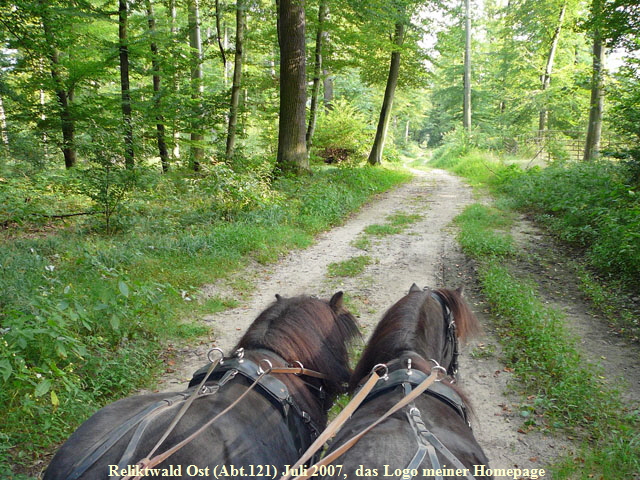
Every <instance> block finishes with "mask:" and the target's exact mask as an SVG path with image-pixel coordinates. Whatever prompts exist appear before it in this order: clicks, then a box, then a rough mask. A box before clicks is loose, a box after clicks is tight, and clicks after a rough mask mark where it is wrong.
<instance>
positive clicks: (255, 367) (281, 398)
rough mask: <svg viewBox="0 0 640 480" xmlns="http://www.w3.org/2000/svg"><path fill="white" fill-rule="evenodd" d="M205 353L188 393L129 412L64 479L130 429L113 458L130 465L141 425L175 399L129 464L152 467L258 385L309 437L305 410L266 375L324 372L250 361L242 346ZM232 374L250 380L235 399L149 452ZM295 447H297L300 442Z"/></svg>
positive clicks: (71, 479) (129, 479) (311, 429)
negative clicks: (152, 440) (149, 442)
mask: <svg viewBox="0 0 640 480" xmlns="http://www.w3.org/2000/svg"><path fill="white" fill-rule="evenodd" d="M214 351H217V352H219V354H220V357H219V358H218V359H212V358H211V355H212V353H213V352H214ZM262 352H264V353H266V354H268V356H270V357H272V358H277V359H278V361H281V362H282V363H283V364H285V365H287V362H286V361H285V360H284V359H282V358H281V357H280V356H279V355H277V354H275V353H274V352H271V351H268V350H264V351H262ZM208 358H209V361H210V362H211V363H210V364H209V365H207V366H205V367H203V368H202V369H200V370H198V371H197V372H196V373H195V374H194V378H193V379H192V380H191V382H190V384H189V388H191V387H193V386H197V388H196V389H195V390H194V391H193V392H191V393H190V394H189V393H187V392H183V393H179V394H176V396H174V397H171V398H168V399H163V400H161V401H158V402H155V403H154V404H152V405H150V406H149V407H147V408H145V409H144V410H142V411H141V412H139V413H137V414H136V415H134V416H133V417H132V418H130V419H129V420H127V421H126V422H125V423H123V424H121V425H119V426H118V427H117V428H115V429H114V430H113V431H112V432H111V433H110V434H109V435H108V436H107V438H106V439H105V440H104V441H103V442H102V443H100V444H99V445H97V446H95V447H94V448H93V449H92V450H91V451H89V452H88V453H87V454H86V455H85V456H84V457H82V458H81V459H80V460H78V461H77V462H76V463H75V464H74V465H73V467H72V471H71V473H70V474H69V475H68V476H67V479H68V480H76V479H78V478H79V477H80V476H81V475H82V474H83V473H84V472H86V471H87V470H88V469H89V468H90V467H91V466H92V465H94V464H95V463H96V462H97V461H98V460H99V459H100V458H101V457H102V456H103V455H104V454H105V453H106V452H107V451H108V450H109V449H110V448H111V447H113V446H114V445H115V444H116V443H117V442H118V441H119V440H120V439H121V438H123V437H124V436H125V435H126V434H127V433H128V432H130V431H131V430H132V429H134V428H135V431H134V433H133V436H132V437H131V439H130V441H129V444H128V445H127V447H126V449H125V452H124V454H123V455H122V457H121V458H120V460H119V462H118V465H119V468H118V470H120V467H122V468H126V466H127V465H131V464H132V463H131V460H132V457H133V455H134V453H135V450H136V447H137V446H138V444H139V442H140V440H141V439H142V435H143V433H144V431H145V429H146V427H147V426H148V425H149V424H150V423H151V422H152V421H153V419H154V418H156V417H157V416H158V415H159V414H160V413H162V412H163V411H164V410H166V409H167V408H169V407H171V406H173V405H175V404H176V403H181V402H184V405H182V407H181V408H180V410H179V411H178V413H177V414H176V416H175V417H174V418H173V420H172V421H171V423H170V424H169V426H168V427H167V429H166V430H165V432H164V433H163V434H162V436H161V437H160V439H159V440H158V442H157V443H156V444H155V446H154V447H153V448H152V449H151V451H150V452H149V454H147V455H146V456H145V458H143V459H141V460H139V461H138V462H135V464H136V465H138V466H139V467H140V469H141V470H142V471H144V469H146V468H153V467H154V466H156V465H158V464H160V463H162V462H163V461H165V460H166V459H167V458H169V457H170V456H171V455H173V454H174V453H176V452H177V451H178V450H180V449H182V448H184V447H185V446H186V445H188V444H189V443H190V442H192V441H193V440H194V439H195V438H196V437H198V436H199V435H200V434H201V433H202V432H204V431H205V430H206V429H207V428H209V427H210V426H211V424H213V423H214V422H215V421H216V420H218V419H219V418H220V417H222V416H223V415H224V414H226V413H227V412H229V411H230V410H231V409H233V408H234V407H235V406H236V405H238V404H239V403H240V402H241V401H242V399H243V398H244V397H245V396H247V395H248V394H249V392H251V391H252V390H253V389H254V388H255V387H256V386H259V387H261V388H260V389H259V390H258V391H260V393H262V394H263V395H264V396H265V397H266V398H267V399H268V400H270V401H271V402H272V403H274V404H275V405H277V406H279V407H280V409H281V412H282V414H283V416H284V418H285V419H286V420H287V423H288V426H289V428H290V430H293V428H292V427H295V428H296V429H297V427H299V426H300V425H301V424H303V425H304V426H305V427H306V430H307V432H308V436H309V437H312V438H315V437H317V436H318V435H319V429H318V427H317V426H316V425H315V424H314V422H313V421H312V420H311V417H310V415H309V414H308V413H307V412H305V411H303V410H302V409H301V408H299V406H298V405H297V404H296V402H295V401H294V400H293V399H292V398H291V396H290V394H289V391H288V389H287V387H286V385H285V384H284V383H283V382H282V381H280V380H278V379H277V378H275V377H272V376H271V375H272V374H289V375H297V376H301V375H304V376H309V377H313V378H319V379H326V378H328V377H327V376H326V375H325V374H323V373H320V372H316V371H314V370H310V369H307V368H305V367H304V366H303V365H302V363H300V362H294V365H288V366H285V367H274V366H273V364H272V362H271V361H270V360H269V359H268V358H263V359H261V360H260V361H259V362H258V364H256V363H254V362H253V361H251V360H249V359H247V358H244V350H243V349H239V350H238V351H236V352H235V354H234V356H233V357H229V358H225V357H224V353H223V352H222V350H220V349H219V348H214V349H212V350H211V351H210V352H209V354H208ZM237 375H240V376H241V377H244V378H246V379H248V380H249V381H250V382H251V385H250V386H249V387H248V388H247V389H246V390H245V391H244V392H243V393H242V394H241V395H240V396H239V397H238V398H236V399H235V400H234V401H233V402H232V403H231V404H230V405H228V406H227V407H226V408H224V409H223V410H222V411H221V412H219V413H218V414H217V415H216V416H214V417H213V418H211V419H209V420H208V421H207V422H205V423H204V424H203V425H201V426H200V427H199V428H198V429H197V430H195V431H194V432H193V433H191V434H190V435H189V436H188V437H187V438H185V439H184V440H182V441H181V442H179V443H177V444H176V445H174V446H172V447H171V448H169V449H168V450H166V451H164V452H163V453H160V454H157V455H156V454H155V453H156V451H157V450H158V449H159V447H160V446H161V445H162V444H163V443H164V441H165V440H166V439H167V437H168V436H169V434H170V433H171V432H172V431H173V429H174V428H175V427H176V425H177V424H178V423H179V421H180V419H181V418H182V417H183V416H184V415H185V413H186V412H187V410H188V409H189V407H190V406H191V405H192V403H193V402H194V401H195V400H197V399H198V398H203V397H206V396H210V395H214V394H216V393H217V392H218V391H219V390H220V388H221V387H223V386H224V385H225V384H226V383H228V382H229V381H231V380H233V378H235V377H236V376H237ZM214 378H218V381H217V382H216V383H215V384H214V385H211V386H210V385H206V384H207V382H209V381H211V380H212V379H214ZM305 384H307V385H308V386H311V387H312V388H315V389H316V390H319V391H320V392H321V393H322V394H324V392H322V387H320V388H318V387H315V386H313V385H310V384H308V383H307V382H305ZM291 412H294V415H290V413H291ZM295 437H296V438H295V440H296V443H301V440H300V438H299V435H295ZM299 446H300V447H302V445H299ZM140 478H141V477H140V476H132V475H128V476H125V477H122V479H121V480H139V479H140Z"/></svg>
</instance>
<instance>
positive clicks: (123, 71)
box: [118, 0, 134, 168]
mask: <svg viewBox="0 0 640 480" xmlns="http://www.w3.org/2000/svg"><path fill="white" fill-rule="evenodd" d="M118 42H119V48H120V90H121V98H122V103H121V104H122V119H123V122H124V162H125V165H126V167H127V168H133V165H134V157H133V119H132V114H131V91H130V88H129V45H128V42H127V0H118Z"/></svg>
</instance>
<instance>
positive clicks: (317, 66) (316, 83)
mask: <svg viewBox="0 0 640 480" xmlns="http://www.w3.org/2000/svg"><path fill="white" fill-rule="evenodd" d="M328 15H329V2H328V0H320V5H319V7H318V31H317V32H316V50H315V55H314V58H315V62H314V64H313V86H312V87H311V106H310V107H309V126H308V127H307V136H306V140H307V150H310V149H311V145H312V143H313V133H314V131H315V128H316V117H317V115H318V97H319V95H320V80H321V79H320V74H321V73H322V43H323V40H324V39H325V37H326V36H327V33H326V32H325V29H324V28H325V22H326V21H327V17H328ZM325 93H326V92H325Z"/></svg>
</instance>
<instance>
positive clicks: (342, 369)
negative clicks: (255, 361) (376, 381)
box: [235, 292, 360, 397]
mask: <svg viewBox="0 0 640 480" xmlns="http://www.w3.org/2000/svg"><path fill="white" fill-rule="evenodd" d="M359 335H360V333H359V329H358V325H357V322H356V319H355V317H354V316H353V315H352V314H351V313H349V312H348V311H347V310H346V309H345V308H344V307H343V303H342V292H338V293H336V294H335V295H334V296H333V297H332V298H331V300H330V301H326V300H320V299H318V298H314V297H310V296H306V295H300V296H297V297H291V298H284V297H281V296H280V295H276V301H275V302H274V303H272V304H271V305H270V306H269V307H268V308H267V309H266V310H265V311H263V312H262V313H261V314H260V315H259V316H258V317H257V318H256V319H255V320H254V322H253V323H252V324H251V326H250V327H249V329H248V330H247V332H246V333H245V334H244V335H243V337H242V338H241V339H240V341H239V342H238V344H237V345H236V347H235V349H238V348H244V349H245V350H256V349H266V350H270V351H273V352H275V353H276V354H278V355H279V356H280V357H282V358H283V359H284V360H286V361H287V362H289V363H291V364H293V363H295V362H301V363H303V364H304V366H305V368H309V369H311V370H316V371H318V372H322V373H325V374H327V375H328V376H329V377H330V378H329V379H328V380H325V381H324V382H323V383H324V389H325V391H326V393H327V394H328V395H329V396H330V397H331V396H335V395H337V394H339V393H342V392H344V390H345V389H344V384H345V383H346V382H348V380H349V377H350V375H351V370H350V368H349V345H350V343H351V341H352V340H353V339H354V338H356V337H358V336H359ZM283 380H284V379H283Z"/></svg>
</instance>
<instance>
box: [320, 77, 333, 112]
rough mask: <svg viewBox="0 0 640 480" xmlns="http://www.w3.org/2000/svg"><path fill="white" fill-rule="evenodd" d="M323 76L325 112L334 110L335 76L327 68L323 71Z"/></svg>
mask: <svg viewBox="0 0 640 480" xmlns="http://www.w3.org/2000/svg"><path fill="white" fill-rule="evenodd" d="M322 76H323V77H324V80H323V90H324V109H325V111H327V112H328V111H330V110H333V75H332V74H331V71H330V70H329V69H327V68H325V69H323V71H322Z"/></svg>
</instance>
